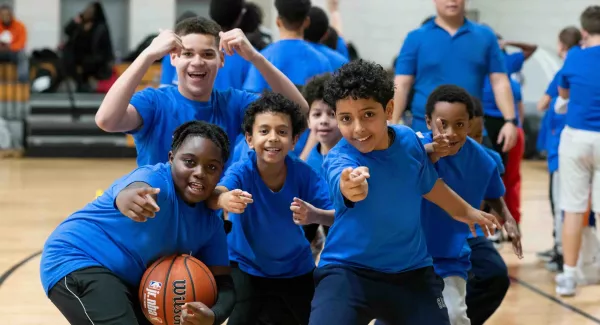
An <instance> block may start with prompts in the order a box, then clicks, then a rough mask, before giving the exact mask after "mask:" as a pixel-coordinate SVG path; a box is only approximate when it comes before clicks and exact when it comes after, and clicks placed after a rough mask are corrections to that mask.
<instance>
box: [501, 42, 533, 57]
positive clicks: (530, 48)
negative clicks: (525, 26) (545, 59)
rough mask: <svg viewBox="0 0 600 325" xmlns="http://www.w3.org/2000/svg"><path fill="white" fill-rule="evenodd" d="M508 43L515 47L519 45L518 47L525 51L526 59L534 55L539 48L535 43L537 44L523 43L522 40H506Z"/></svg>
mask: <svg viewBox="0 0 600 325" xmlns="http://www.w3.org/2000/svg"><path fill="white" fill-rule="evenodd" d="M506 45H508V46H514V47H517V48H519V49H521V51H523V55H524V56H525V59H526V60H527V59H528V58H529V57H530V56H531V55H533V53H534V52H535V51H536V50H537V48H538V47H537V45H535V44H529V43H521V42H506Z"/></svg>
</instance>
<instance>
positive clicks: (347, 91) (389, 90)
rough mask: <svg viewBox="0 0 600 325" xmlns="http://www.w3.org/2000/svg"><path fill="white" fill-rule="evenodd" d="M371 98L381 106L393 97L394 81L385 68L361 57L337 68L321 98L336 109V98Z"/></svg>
mask: <svg viewBox="0 0 600 325" xmlns="http://www.w3.org/2000/svg"><path fill="white" fill-rule="evenodd" d="M348 97H350V98H352V99H373V100H375V101H376V102H378V103H380V104H381V105H382V106H383V108H384V109H385V107H386V106H387V104H388V102H389V101H390V100H391V99H393V98H394V81H393V80H390V78H389V77H388V75H387V72H386V71H385V69H384V68H383V67H382V66H381V65H379V64H377V63H374V62H371V61H365V60H362V59H359V60H356V61H350V62H349V63H346V64H344V65H343V66H342V67H341V68H339V69H338V70H337V71H336V72H335V74H334V75H333V78H331V80H329V82H327V84H326V85H325V95H324V98H323V100H324V101H325V102H326V103H327V104H328V105H329V106H331V107H332V108H333V110H334V111H335V110H336V107H335V104H336V103H337V101H338V100H341V99H345V98H348Z"/></svg>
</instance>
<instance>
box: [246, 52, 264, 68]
mask: <svg viewBox="0 0 600 325" xmlns="http://www.w3.org/2000/svg"><path fill="white" fill-rule="evenodd" d="M254 52H255V53H254V55H253V56H252V58H251V59H250V63H252V65H255V66H256V65H260V64H262V63H264V62H265V61H266V60H267V59H266V58H265V57H264V56H263V55H262V54H261V53H260V52H258V51H256V50H254Z"/></svg>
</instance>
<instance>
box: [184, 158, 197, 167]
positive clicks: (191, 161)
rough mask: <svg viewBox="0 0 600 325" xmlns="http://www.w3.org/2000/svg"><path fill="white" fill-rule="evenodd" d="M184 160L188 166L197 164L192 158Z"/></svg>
mask: <svg viewBox="0 0 600 325" xmlns="http://www.w3.org/2000/svg"><path fill="white" fill-rule="evenodd" d="M183 162H184V163H185V165H186V166H188V167H192V166H194V165H195V164H196V162H195V161H193V160H191V159H184V160H183Z"/></svg>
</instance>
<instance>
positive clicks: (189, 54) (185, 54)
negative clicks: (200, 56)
mask: <svg viewBox="0 0 600 325" xmlns="http://www.w3.org/2000/svg"><path fill="white" fill-rule="evenodd" d="M181 55H183V56H187V57H190V56H193V55H194V53H192V52H183V53H181Z"/></svg>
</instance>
